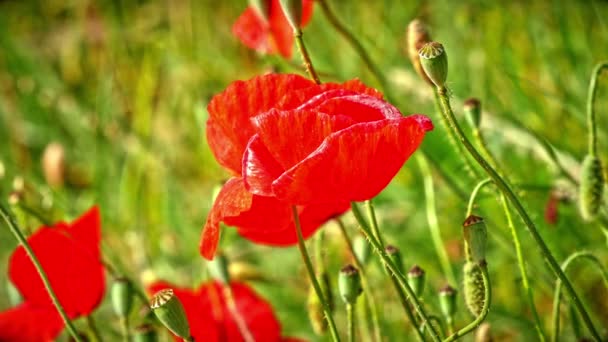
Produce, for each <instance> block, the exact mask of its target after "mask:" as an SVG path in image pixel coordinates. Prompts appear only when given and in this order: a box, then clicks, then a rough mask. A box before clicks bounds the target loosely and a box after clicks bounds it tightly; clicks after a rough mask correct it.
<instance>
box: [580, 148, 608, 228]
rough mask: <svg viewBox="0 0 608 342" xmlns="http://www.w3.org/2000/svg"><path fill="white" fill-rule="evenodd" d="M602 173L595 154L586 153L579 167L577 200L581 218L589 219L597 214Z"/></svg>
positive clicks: (601, 191) (602, 184) (601, 192)
mask: <svg viewBox="0 0 608 342" xmlns="http://www.w3.org/2000/svg"><path fill="white" fill-rule="evenodd" d="M603 191H604V174H603V172H602V163H601V161H600V159H599V158H598V157H597V156H595V155H590V154H588V155H587V156H585V159H584V160H583V165H582V169H581V186H580V190H579V201H580V207H581V215H582V216H583V219H585V220H587V221H591V220H593V219H594V218H595V216H596V215H597V213H598V211H599V209H600V205H601V203H602V196H603Z"/></svg>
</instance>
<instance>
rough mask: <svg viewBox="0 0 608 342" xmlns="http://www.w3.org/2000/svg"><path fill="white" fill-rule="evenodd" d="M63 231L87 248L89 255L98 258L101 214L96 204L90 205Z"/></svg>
mask: <svg viewBox="0 0 608 342" xmlns="http://www.w3.org/2000/svg"><path fill="white" fill-rule="evenodd" d="M65 231H66V232H67V233H68V234H69V235H70V236H71V237H72V238H73V239H74V240H75V241H77V242H78V244H79V245H80V246H82V247H84V248H85V249H87V250H88V251H89V252H90V253H91V256H93V257H96V258H99V257H100V256H101V250H100V243H101V216H100V214H99V208H98V207H97V206H94V207H92V208H91V209H89V210H88V211H87V212H86V213H84V214H83V215H82V216H80V217H79V218H77V219H76V220H75V221H74V222H72V224H71V225H69V226H67V228H66V229H65Z"/></svg>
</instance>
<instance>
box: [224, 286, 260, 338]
mask: <svg viewBox="0 0 608 342" xmlns="http://www.w3.org/2000/svg"><path fill="white" fill-rule="evenodd" d="M223 292H224V300H225V301H226V304H227V306H228V310H229V311H230V314H231V315H232V319H234V322H235V323H236V327H237V329H238V330H239V333H240V334H241V337H242V338H243V340H244V341H245V342H255V338H254V337H253V334H252V333H251V330H249V327H248V326H247V322H245V319H244V318H243V315H241V312H240V311H239V309H238V308H237V306H236V301H235V300H234V295H233V293H232V288H231V287H230V285H224V286H223Z"/></svg>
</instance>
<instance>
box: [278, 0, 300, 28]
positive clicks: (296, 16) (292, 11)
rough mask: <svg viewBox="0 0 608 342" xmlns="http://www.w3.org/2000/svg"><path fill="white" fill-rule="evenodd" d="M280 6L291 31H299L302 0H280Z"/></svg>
mask: <svg viewBox="0 0 608 342" xmlns="http://www.w3.org/2000/svg"><path fill="white" fill-rule="evenodd" d="M280 2H281V8H283V13H284V14H285V18H287V21H288V22H289V25H290V26H291V28H292V29H293V32H299V31H300V23H301V22H302V0H280Z"/></svg>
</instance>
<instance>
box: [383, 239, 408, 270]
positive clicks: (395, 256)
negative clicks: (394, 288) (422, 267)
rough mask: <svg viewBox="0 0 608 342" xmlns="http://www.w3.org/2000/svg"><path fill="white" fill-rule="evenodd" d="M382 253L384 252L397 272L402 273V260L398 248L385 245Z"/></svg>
mask: <svg viewBox="0 0 608 342" xmlns="http://www.w3.org/2000/svg"><path fill="white" fill-rule="evenodd" d="M384 251H385V252H386V254H387V255H388V257H389V258H391V260H393V262H394V263H395V266H397V269H398V270H399V272H401V273H403V260H402V259H401V251H400V250H399V248H397V247H395V246H393V245H387V246H386V247H385V248H384Z"/></svg>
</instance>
